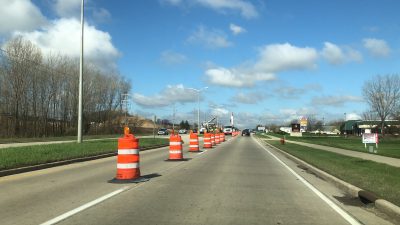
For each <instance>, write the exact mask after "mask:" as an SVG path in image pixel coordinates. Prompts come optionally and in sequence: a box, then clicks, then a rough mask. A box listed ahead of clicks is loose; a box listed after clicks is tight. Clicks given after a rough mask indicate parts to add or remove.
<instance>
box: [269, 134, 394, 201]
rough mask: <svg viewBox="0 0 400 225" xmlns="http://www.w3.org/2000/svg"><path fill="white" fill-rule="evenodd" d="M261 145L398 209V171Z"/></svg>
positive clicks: (313, 151)
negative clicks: (358, 188) (286, 153)
mask: <svg viewBox="0 0 400 225" xmlns="http://www.w3.org/2000/svg"><path fill="white" fill-rule="evenodd" d="M264 141H266V142H268V143H270V144H272V145H274V146H276V147H278V148H280V149H282V150H284V151H286V152H288V153H290V154H291V155H294V156H296V157H298V158H300V159H302V160H304V161H306V162H307V163H310V164H311V165H313V166H315V167H317V168H319V169H321V170H323V171H325V172H327V173H329V174H331V175H333V176H335V177H338V178H340V179H342V180H344V181H346V182H348V183H350V184H353V185H355V186H357V187H360V188H362V189H364V190H368V191H371V192H373V193H375V194H376V195H378V196H379V197H381V198H383V199H386V200H388V201H390V202H392V203H394V204H396V205H398V206H400V195H399V190H400V177H399V174H400V168H396V167H392V166H389V165H385V164H381V163H376V162H372V161H369V160H363V159H359V158H353V157H349V156H344V155H340V154H336V153H332V152H326V151H322V150H317V149H313V148H309V147H305V146H301V145H296V144H291V143H287V144H285V145H281V144H280V143H279V141H273V140H267V139H264Z"/></svg>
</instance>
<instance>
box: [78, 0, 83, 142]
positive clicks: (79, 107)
mask: <svg viewBox="0 0 400 225" xmlns="http://www.w3.org/2000/svg"><path fill="white" fill-rule="evenodd" d="M83 19H84V0H82V2H81V58H80V63H79V103H78V140H77V141H78V143H82V112H83V109H82V108H83V106H82V104H83V103H82V91H83V30H84V29H83V27H84V21H83Z"/></svg>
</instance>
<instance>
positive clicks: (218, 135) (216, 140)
mask: <svg viewBox="0 0 400 225" xmlns="http://www.w3.org/2000/svg"><path fill="white" fill-rule="evenodd" d="M219 143H221V140H220V133H216V134H215V144H216V145H219Z"/></svg>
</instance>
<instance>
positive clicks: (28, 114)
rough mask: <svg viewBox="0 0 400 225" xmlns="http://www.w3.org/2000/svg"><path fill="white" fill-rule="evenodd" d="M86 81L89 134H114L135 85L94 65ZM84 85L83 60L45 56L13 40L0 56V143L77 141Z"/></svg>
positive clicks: (85, 116) (86, 68) (20, 40)
mask: <svg viewBox="0 0 400 225" xmlns="http://www.w3.org/2000/svg"><path fill="white" fill-rule="evenodd" d="M83 76H84V78H83V79H84V80H83V124H84V125H83V129H84V131H83V132H84V133H86V134H87V133H98V134H106V133H112V132H113V131H114V130H115V129H116V127H117V126H119V124H120V123H121V121H122V120H123V116H122V114H123V113H122V105H121V100H122V98H123V95H124V94H126V93H128V92H129V91H130V89H131V86H130V84H129V83H128V82H127V81H126V80H125V79H124V78H123V77H122V76H121V75H120V74H119V73H118V72H116V71H113V72H110V71H107V72H105V71H104V70H102V69H101V68H97V67H96V66H95V65H91V64H85V65H84V74H83ZM78 82H79V60H78V59H76V58H72V57H67V56H63V55H59V54H48V55H46V56H44V54H43V53H42V51H41V50H40V49H39V48H38V47H37V46H35V45H34V44H33V43H31V42H30V41H28V40H24V39H23V38H22V37H16V38H14V39H12V40H10V41H9V42H8V43H7V44H6V45H5V47H4V49H1V52H0V124H1V125H0V137H47V136H62V135H76V129H77V116H78V85H79V83H78Z"/></svg>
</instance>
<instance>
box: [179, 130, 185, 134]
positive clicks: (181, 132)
mask: <svg viewBox="0 0 400 225" xmlns="http://www.w3.org/2000/svg"><path fill="white" fill-rule="evenodd" d="M178 132H179V134H187V130H186V129H180V130H179V131H178Z"/></svg>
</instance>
